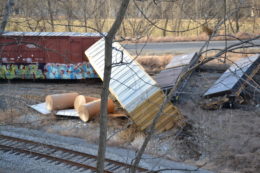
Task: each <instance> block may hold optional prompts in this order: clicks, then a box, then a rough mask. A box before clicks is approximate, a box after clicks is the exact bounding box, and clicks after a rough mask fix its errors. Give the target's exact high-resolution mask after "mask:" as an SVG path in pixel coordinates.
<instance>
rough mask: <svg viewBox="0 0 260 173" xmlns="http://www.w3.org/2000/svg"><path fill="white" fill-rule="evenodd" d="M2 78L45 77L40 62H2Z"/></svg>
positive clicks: (0, 67)
mask: <svg viewBox="0 0 260 173" xmlns="http://www.w3.org/2000/svg"><path fill="white" fill-rule="evenodd" d="M0 79H44V75H43V72H42V70H41V69H39V65H38V64H29V65H23V64H19V65H17V64H0Z"/></svg>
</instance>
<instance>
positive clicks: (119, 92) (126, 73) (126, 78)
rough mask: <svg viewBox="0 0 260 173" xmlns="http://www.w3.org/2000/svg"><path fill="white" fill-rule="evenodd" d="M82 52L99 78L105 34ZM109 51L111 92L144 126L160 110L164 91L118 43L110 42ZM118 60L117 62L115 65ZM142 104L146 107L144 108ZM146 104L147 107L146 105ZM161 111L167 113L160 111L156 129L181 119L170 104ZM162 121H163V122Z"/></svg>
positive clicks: (142, 126) (159, 129)
mask: <svg viewBox="0 0 260 173" xmlns="http://www.w3.org/2000/svg"><path fill="white" fill-rule="evenodd" d="M85 54H86V56H87V57H88V59H89V61H90V63H91V65H92V66H93V67H94V69H95V70H96V72H97V73H98V75H99V76H100V78H101V79H103V73H104V55H105V40H104V38H102V39H100V40H99V41H98V42H96V43H95V44H94V45H92V46H91V47H90V48H89V49H87V50H86V52H85ZM112 55H113V59H112V62H113V64H114V65H113V68H112V72H111V81H110V92H111V93H112V94H113V95H114V96H115V97H116V98H117V100H118V101H119V102H120V104H121V105H122V106H123V107H124V109H126V110H127V111H128V112H129V114H130V115H131V117H132V119H133V120H134V122H135V123H136V124H137V125H139V126H140V128H141V129H145V128H147V127H148V126H149V125H150V123H151V121H150V120H152V119H153V117H154V116H155V115H156V113H157V112H158V111H159V108H160V105H161V104H162V102H163V99H164V97H165V95H164V94H163V93H162V91H161V90H160V88H159V87H158V86H157V83H156V82H155V81H154V80H153V79H152V78H151V77H150V76H149V75H148V74H147V73H146V72H145V71H144V69H143V68H142V67H141V66H140V65H139V64H138V63H137V62H136V61H134V59H133V57H132V56H131V55H130V54H129V53H128V52H127V51H126V50H125V49H124V48H123V47H122V46H121V45H120V44H119V43H113V53H112ZM117 63H120V64H119V65H116V64H117ZM155 96H156V97H155ZM144 106H145V108H143V107H144ZM147 107H149V109H146V108H147ZM144 110H145V111H144ZM164 112H165V113H167V115H163V116H162V118H160V121H159V122H158V124H157V130H158V131H163V130H167V129H169V128H170V127H172V126H173V125H174V124H175V123H176V121H175V119H176V117H177V119H178V120H179V119H182V118H181V114H180V113H179V111H178V110H177V108H175V107H174V106H173V105H172V104H168V105H167V106H166V108H165V109H164ZM168 113H169V114H168ZM173 115H174V116H173ZM175 116H176V117H175ZM163 124H166V125H165V126H164V125H163Z"/></svg>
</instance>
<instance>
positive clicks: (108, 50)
mask: <svg viewBox="0 0 260 173" xmlns="http://www.w3.org/2000/svg"><path fill="white" fill-rule="evenodd" d="M129 1H130V0H123V1H122V3H121V6H120V9H119V12H118V14H117V17H116V20H115V22H114V23H113V26H112V27H111V28H110V30H109V32H108V34H107V36H106V37H105V66H104V77H103V78H104V82H103V89H102V93H101V108H100V133H99V147H98V161H97V170H98V172H99V173H103V172H104V158H105V152H106V139H107V100H108V93H109V82H110V78H111V68H112V43H113V39H114V38H115V35H116V33H117V31H118V29H119V27H120V25H121V23H122V21H123V19H124V16H125V13H126V10H127V7H128V4H129Z"/></svg>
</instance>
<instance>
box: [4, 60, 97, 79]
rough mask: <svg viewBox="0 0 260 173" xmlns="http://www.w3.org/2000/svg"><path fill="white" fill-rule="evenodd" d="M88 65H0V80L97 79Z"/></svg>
mask: <svg viewBox="0 0 260 173" xmlns="http://www.w3.org/2000/svg"><path fill="white" fill-rule="evenodd" d="M97 77H98V76H97V74H96V73H95V71H94V69H93V67H92V66H91V65H90V64H88V63H78V64H57V63H48V64H19V65H17V64H0V79H86V78H97Z"/></svg>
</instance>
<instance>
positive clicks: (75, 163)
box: [0, 135, 148, 173]
mask: <svg viewBox="0 0 260 173" xmlns="http://www.w3.org/2000/svg"><path fill="white" fill-rule="evenodd" d="M0 150H2V151H3V152H9V153H13V154H23V155H28V156H29V157H32V158H35V159H47V160H51V161H52V162H54V163H55V164H63V165H67V166H69V167H72V168H73V169H75V170H78V171H82V172H96V171H97V169H96V163H97V156H95V155H91V154H87V153H82V152H78V151H74V150H70V149H66V148H61V147H57V146H53V145H48V144H43V143H39V142H35V141H30V140H25V139H21V138H15V137H11V136H5V135H0ZM130 167H131V165H129V164H126V163H122V162H118V161H114V160H110V159H106V160H105V172H106V173H113V172H118V173H123V172H128V170H129V168H130ZM137 171H138V172H148V170H147V169H144V168H140V167H139V168H137Z"/></svg>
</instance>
